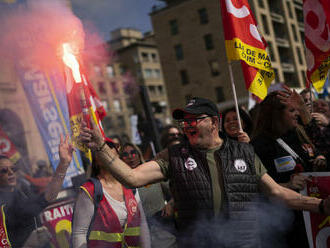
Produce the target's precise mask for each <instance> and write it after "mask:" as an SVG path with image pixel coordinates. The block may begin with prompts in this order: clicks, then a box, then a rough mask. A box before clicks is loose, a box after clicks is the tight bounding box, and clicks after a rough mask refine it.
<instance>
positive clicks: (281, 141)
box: [276, 138, 301, 160]
mask: <svg viewBox="0 0 330 248" xmlns="http://www.w3.org/2000/svg"><path fill="white" fill-rule="evenodd" d="M276 141H277V143H278V144H279V145H280V146H282V147H283V149H284V150H286V151H287V152H288V153H289V154H290V155H291V156H292V157H293V158H294V159H295V160H297V159H299V160H301V158H300V157H299V155H298V154H297V153H296V152H295V151H294V150H292V149H291V147H290V146H288V144H287V143H285V142H284V141H283V140H282V139H281V138H278V139H277V140H276Z"/></svg>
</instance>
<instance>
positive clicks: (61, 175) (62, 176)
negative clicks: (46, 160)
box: [54, 172, 66, 178]
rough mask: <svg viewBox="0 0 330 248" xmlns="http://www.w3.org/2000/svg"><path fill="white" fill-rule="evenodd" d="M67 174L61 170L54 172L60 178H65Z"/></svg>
mask: <svg viewBox="0 0 330 248" xmlns="http://www.w3.org/2000/svg"><path fill="white" fill-rule="evenodd" d="M65 175H66V173H61V172H56V173H55V174H54V176H55V177H59V178H65Z"/></svg>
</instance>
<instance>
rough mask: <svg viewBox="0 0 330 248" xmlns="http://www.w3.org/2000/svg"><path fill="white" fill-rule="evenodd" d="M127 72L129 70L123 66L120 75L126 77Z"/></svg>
mask: <svg viewBox="0 0 330 248" xmlns="http://www.w3.org/2000/svg"><path fill="white" fill-rule="evenodd" d="M126 71H127V68H126V66H124V65H122V66H119V73H120V75H124V74H125V73H126Z"/></svg>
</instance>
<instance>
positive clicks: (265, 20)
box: [261, 15, 269, 34]
mask: <svg viewBox="0 0 330 248" xmlns="http://www.w3.org/2000/svg"><path fill="white" fill-rule="evenodd" d="M261 19H262V26H263V28H264V33H265V34H269V27H268V22H267V16H265V15H261Z"/></svg>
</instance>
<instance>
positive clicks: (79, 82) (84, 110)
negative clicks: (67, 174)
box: [63, 44, 106, 163]
mask: <svg viewBox="0 0 330 248" xmlns="http://www.w3.org/2000/svg"><path fill="white" fill-rule="evenodd" d="M63 50H64V55H63V61H64V64H65V65H66V67H65V72H66V91H67V101H68V107H69V116H70V126H71V131H72V142H73V145H74V146H75V147H77V148H78V149H79V150H80V151H82V154H83V157H84V160H85V161H86V160H87V163H91V162H92V155H91V151H90V149H88V148H87V147H86V146H85V145H84V144H83V143H81V142H80V141H79V139H78V137H79V135H80V130H81V126H82V121H85V122H86V123H87V125H88V126H89V127H91V122H92V121H93V122H94V123H95V124H96V126H97V127H98V128H99V130H100V131H101V133H102V135H103V136H104V132H103V128H102V124H101V120H102V119H103V117H104V116H105V115H106V112H105V109H104V108H103V105H102V103H101V100H100V98H99V97H98V95H97V93H96V91H95V90H94V88H93V86H92V85H91V84H90V83H89V82H88V80H87V78H86V76H85V75H84V74H83V73H81V71H80V65H79V62H78V60H77V59H76V57H75V56H74V55H73V52H72V50H71V48H70V47H69V45H68V44H64V45H63Z"/></svg>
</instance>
